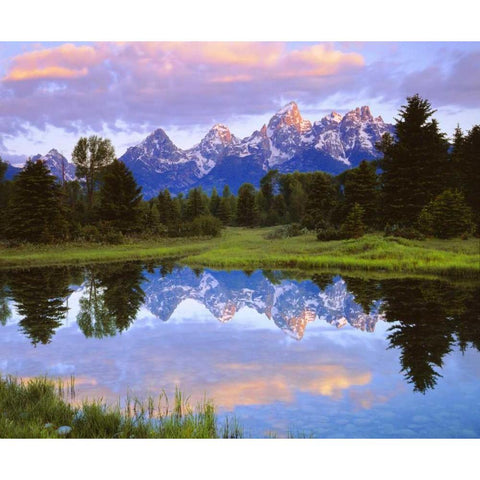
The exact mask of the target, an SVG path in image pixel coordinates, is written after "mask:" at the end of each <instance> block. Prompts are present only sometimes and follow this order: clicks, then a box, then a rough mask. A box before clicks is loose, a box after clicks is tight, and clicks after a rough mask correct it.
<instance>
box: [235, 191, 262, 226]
mask: <svg viewBox="0 0 480 480" xmlns="http://www.w3.org/2000/svg"><path fill="white" fill-rule="evenodd" d="M257 222H258V207H257V202H256V192H255V187H254V186H253V185H252V184H251V183H244V184H242V185H241V186H240V188H239V189H238V202H237V224H238V225H240V226H242V227H253V226H255V225H256V224H257Z"/></svg>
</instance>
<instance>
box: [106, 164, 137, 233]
mask: <svg viewBox="0 0 480 480" xmlns="http://www.w3.org/2000/svg"><path fill="white" fill-rule="evenodd" d="M141 191H142V189H141V187H139V186H138V185H137V182H135V179H134V178H133V175H132V172H131V171H130V170H129V169H128V168H127V167H126V165H125V164H124V163H123V162H120V161H118V160H114V161H113V162H112V163H111V164H109V165H108V166H107V167H106V168H105V172H104V176H103V182H102V186H101V189H100V207H99V216H100V219H101V220H103V221H106V222H109V223H110V224H111V225H112V226H113V227H114V228H115V229H117V230H119V231H121V232H122V233H127V232H131V231H133V230H136V229H137V228H138V226H139V221H140V202H141V201H142V194H141Z"/></svg>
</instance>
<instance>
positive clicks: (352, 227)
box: [341, 203, 365, 238]
mask: <svg viewBox="0 0 480 480" xmlns="http://www.w3.org/2000/svg"><path fill="white" fill-rule="evenodd" d="M363 216H364V211H363V208H362V207H361V206H360V205H359V204H358V203H355V204H354V205H353V207H352V209H351V210H350V212H349V213H348V215H347V218H346V219H345V222H344V224H343V225H342V228H341V233H342V236H343V237H344V238H360V237H361V236H362V235H363V234H364V233H365V224H364V223H363Z"/></svg>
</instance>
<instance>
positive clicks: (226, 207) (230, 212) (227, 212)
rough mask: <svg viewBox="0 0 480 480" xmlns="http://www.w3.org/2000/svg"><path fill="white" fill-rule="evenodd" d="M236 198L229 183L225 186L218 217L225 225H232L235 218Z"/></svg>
mask: <svg viewBox="0 0 480 480" xmlns="http://www.w3.org/2000/svg"><path fill="white" fill-rule="evenodd" d="M234 202H235V199H234V197H233V195H232V193H231V191H230V188H229V186H228V185H225V186H224V187H223V192H222V198H221V199H220V204H219V206H218V218H219V219H220V221H221V222H222V223H223V225H230V224H231V222H232V220H233V218H234V216H235V215H234V213H235V211H234V209H233V207H232V205H234Z"/></svg>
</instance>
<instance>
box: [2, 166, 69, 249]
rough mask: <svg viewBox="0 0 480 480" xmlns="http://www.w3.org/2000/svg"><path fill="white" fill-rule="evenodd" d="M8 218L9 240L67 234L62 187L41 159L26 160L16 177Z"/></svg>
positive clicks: (46, 238)
mask: <svg viewBox="0 0 480 480" xmlns="http://www.w3.org/2000/svg"><path fill="white" fill-rule="evenodd" d="M7 218H8V227H7V235H8V236H9V237H10V238H12V239H16V240H20V241H28V242H51V241H54V240H60V239H64V238H65V237H66V235H67V222H66V219H65V211H64V207H63V200H62V192H61V187H60V185H59V184H58V183H57V181H56V178H55V177H54V176H53V175H51V174H50V170H49V169H48V168H47V167H46V166H45V164H44V163H43V162H42V161H41V160H38V161H36V162H32V161H31V160H28V161H27V163H26V164H25V166H24V167H23V169H22V171H21V172H20V173H19V174H18V175H17V176H16V177H15V179H14V182H13V185H12V191H11V194H10V201H9V206H8V212H7Z"/></svg>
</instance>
